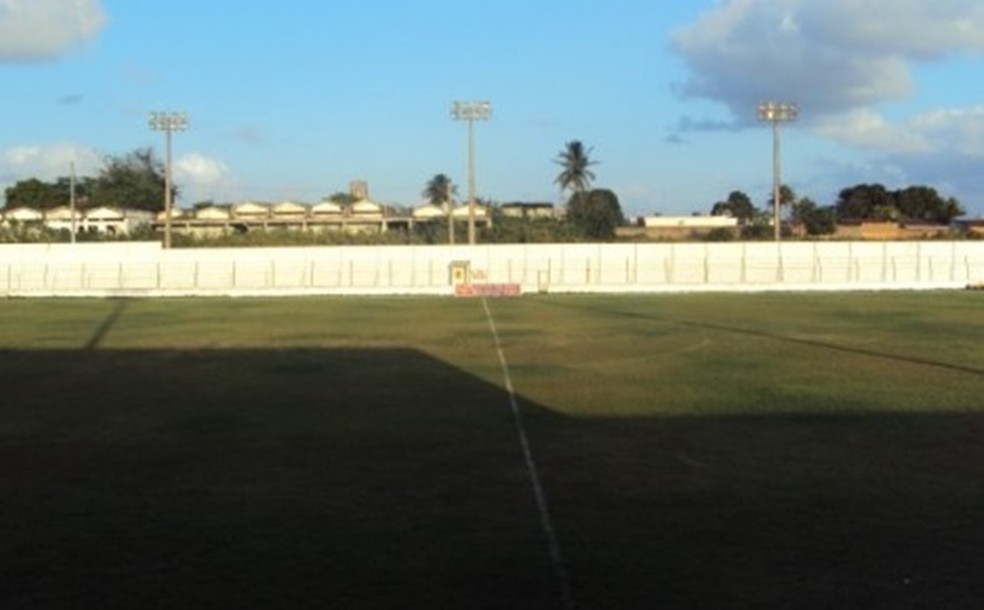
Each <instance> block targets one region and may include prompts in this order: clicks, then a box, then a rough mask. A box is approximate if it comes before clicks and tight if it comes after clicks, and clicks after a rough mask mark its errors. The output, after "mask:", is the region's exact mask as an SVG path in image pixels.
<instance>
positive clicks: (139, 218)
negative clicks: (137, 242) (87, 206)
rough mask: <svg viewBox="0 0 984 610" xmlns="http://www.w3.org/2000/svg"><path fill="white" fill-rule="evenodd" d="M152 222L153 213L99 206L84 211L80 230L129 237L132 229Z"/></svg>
mask: <svg viewBox="0 0 984 610" xmlns="http://www.w3.org/2000/svg"><path fill="white" fill-rule="evenodd" d="M153 222H154V213H153V212H149V211H147V210H135V209H128V208H116V207H109V206H101V207H98V208H92V209H91V210H86V212H85V214H84V216H83V218H82V227H83V228H82V230H83V231H89V232H92V233H105V234H108V235H129V234H131V233H133V231H134V229H136V228H137V227H140V226H142V225H149V224H151V223H153Z"/></svg>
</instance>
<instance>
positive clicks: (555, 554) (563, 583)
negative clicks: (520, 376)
mask: <svg viewBox="0 0 984 610" xmlns="http://www.w3.org/2000/svg"><path fill="white" fill-rule="evenodd" d="M482 307H483V308H484V309H485V317H486V318H487V319H488V321H489V329H490V330H491V331H492V339H493V340H494V341H495V350H496V352H497V353H498V354H499V364H500V365H501V366H502V376H503V378H504V379H505V382H506V391H507V392H508V394H509V405H510V407H511V408H512V413H513V420H514V421H515V422H516V432H517V434H518V435H519V442H520V444H521V445H522V447H523V458H524V459H525V461H526V471H527V473H528V474H529V476H530V483H531V484H532V486H533V495H534V497H535V498H536V508H537V512H538V513H539V515H540V527H541V528H542V529H543V534H544V536H545V537H546V540H547V550H548V552H549V553H550V560H551V562H552V563H553V567H554V572H555V573H556V575H557V580H558V583H559V585H560V591H561V596H562V599H563V608H564V610H572V609H573V608H574V604H573V601H572V598H571V583H570V577H569V576H568V574H567V568H566V567H565V564H564V556H563V554H562V553H561V552H560V543H559V542H558V541H557V532H556V530H554V526H553V521H552V520H551V519H550V510H549V508H548V507H547V494H546V492H545V491H544V490H543V484H542V483H541V482H540V473H539V471H538V470H537V467H536V462H535V461H534V460H533V450H532V448H531V447H530V438H529V435H527V434H526V426H525V425H524V424H523V414H522V412H521V411H520V409H519V401H517V400H516V392H515V390H513V384H512V376H511V375H510V374H509V365H508V364H507V362H506V354H505V352H504V351H503V349H502V342H501V341H500V340H499V331H498V329H496V326H495V320H494V319H493V318H492V311H491V310H490V309H489V303H488V300H487V299H485V298H483V299H482Z"/></svg>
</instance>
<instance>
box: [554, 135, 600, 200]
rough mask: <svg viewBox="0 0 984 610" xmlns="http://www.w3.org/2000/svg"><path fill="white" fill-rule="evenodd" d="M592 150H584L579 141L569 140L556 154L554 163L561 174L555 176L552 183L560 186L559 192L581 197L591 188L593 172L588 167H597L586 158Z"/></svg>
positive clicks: (595, 162)
mask: <svg viewBox="0 0 984 610" xmlns="http://www.w3.org/2000/svg"><path fill="white" fill-rule="evenodd" d="M592 150H594V149H593V148H588V149H587V150H585V148H584V144H582V143H581V141H580V140H571V141H570V142H568V143H567V144H566V145H565V146H564V149H563V150H562V151H560V152H559V153H557V158H556V159H554V163H556V164H557V165H560V166H561V168H563V169H561V172H560V173H559V174H557V178H555V179H554V183H555V184H557V185H559V186H560V191H561V193H563V192H564V191H568V190H569V191H571V193H572V195H583V194H584V193H586V192H587V191H588V189H590V188H591V181H592V180H594V179H595V175H594V172H592V171H591V170H590V169H588V168H589V167H591V166H592V165H597V164H598V162H597V161H592V160H591V159H589V158H588V155H590V154H591V151H592Z"/></svg>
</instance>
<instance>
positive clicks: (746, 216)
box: [711, 191, 758, 224]
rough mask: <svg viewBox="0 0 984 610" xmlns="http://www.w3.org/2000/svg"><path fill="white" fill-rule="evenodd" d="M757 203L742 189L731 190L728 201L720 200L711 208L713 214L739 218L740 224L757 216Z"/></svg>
mask: <svg viewBox="0 0 984 610" xmlns="http://www.w3.org/2000/svg"><path fill="white" fill-rule="evenodd" d="M757 211H758V210H756V209H755V205H754V204H753V203H752V200H751V199H749V197H748V195H746V194H745V193H743V192H741V191H731V193H729V194H728V199H727V200H726V201H718V202H717V203H715V204H714V207H712V208H711V215H712V216H731V217H732V218H737V219H738V223H739V224H746V223H748V222H751V221H752V219H754V218H755V213H756V212H757Z"/></svg>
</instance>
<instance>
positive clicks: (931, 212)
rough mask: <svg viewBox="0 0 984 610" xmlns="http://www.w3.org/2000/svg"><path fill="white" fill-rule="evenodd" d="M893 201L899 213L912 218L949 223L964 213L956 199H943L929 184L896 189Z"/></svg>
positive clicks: (903, 216)
mask: <svg viewBox="0 0 984 610" xmlns="http://www.w3.org/2000/svg"><path fill="white" fill-rule="evenodd" d="M895 201H896V206H897V207H898V210H899V215H900V216H901V217H902V218H910V219H913V220H928V221H935V222H943V223H949V222H950V221H951V220H953V219H954V218H956V217H957V216H960V215H961V214H963V213H964V210H963V207H962V206H961V205H960V203H959V202H957V200H956V199H953V198H952V197H951V198H949V199H943V197H941V196H940V194H939V193H938V192H936V189H934V188H932V187H929V186H910V187H908V188H905V189H902V190H900V191H896V193H895Z"/></svg>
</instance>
